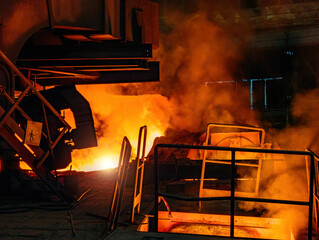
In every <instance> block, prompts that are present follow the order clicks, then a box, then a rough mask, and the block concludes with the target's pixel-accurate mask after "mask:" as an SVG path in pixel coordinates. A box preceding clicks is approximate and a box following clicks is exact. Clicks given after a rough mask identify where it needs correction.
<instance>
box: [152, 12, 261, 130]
mask: <svg viewBox="0 0 319 240" xmlns="http://www.w3.org/2000/svg"><path fill="white" fill-rule="evenodd" d="M167 21H168V22H167V23H166V24H168V25H169V26H170V29H171V31H170V33H168V34H165V35H163V37H162V39H161V48H160V52H159V53H158V57H159V59H160V60H161V69H162V71H161V78H162V84H161V90H162V94H163V95H165V96H167V97H168V99H169V101H170V104H171V122H170V123H171V127H172V128H173V129H180V130H181V129H185V130H188V131H191V132H197V131H199V130H200V129H203V128H205V127H206V125H207V123H209V122H220V123H245V124H252V125H254V124H256V121H255V116H254V114H253V113H252V112H251V111H250V107H249V104H250V102H249V99H250V98H249V92H248V89H245V88H243V87H241V86H240V85H239V84H237V85H236V82H235V79H234V76H233V74H234V72H235V70H236V67H237V66H238V63H239V62H240V60H241V57H240V56H241V52H240V46H239V45H238V44H235V43H234V42H233V41H232V38H231V35H230V34H228V33H226V32H225V31H223V30H221V29H220V28H219V27H217V26H215V25H214V24H213V23H211V22H210V21H208V20H207V18H206V16H205V14H204V13H198V14H195V15H192V16H189V15H188V16H178V14H176V13H175V14H174V16H173V17H171V18H167ZM221 83H222V84H221Z"/></svg>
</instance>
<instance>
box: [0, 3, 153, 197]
mask: <svg viewBox="0 0 319 240" xmlns="http://www.w3.org/2000/svg"><path fill="white" fill-rule="evenodd" d="M156 46H158V3H157V1H155V0H127V1H126V0H92V1H86V0H74V1H68V0H39V1H34V0H12V1H10V2H8V1H6V0H0V49H1V51H0V90H1V91H0V93H1V95H0V193H6V194H10V193H14V192H15V191H21V189H27V188H26V187H25V186H26V183H25V182H26V179H28V178H27V177H26V174H24V173H23V172H22V171H20V169H19V162H20V161H24V162H25V163H26V164H27V165H29V167H30V168H31V169H32V170H33V172H35V173H36V175H37V176H38V177H39V178H40V179H41V180H42V182H45V183H46V186H48V187H49V188H50V189H51V190H52V192H54V193H55V194H56V195H57V196H59V197H60V198H61V199H62V200H66V201H72V200H73V197H72V196H71V195H70V194H69V193H68V192H67V191H66V190H65V189H64V187H63V185H61V184H60V183H59V182H58V181H57V179H56V177H55V176H54V170H57V169H63V168H65V167H67V166H68V165H69V164H70V163H71V152H72V150H73V149H82V148H88V147H93V146H96V145H97V140H96V136H95V129H94V122H93V118H92V112H91V108H90V105H89V103H88V102H87V100H86V99H85V98H84V97H83V96H82V95H81V94H80V93H79V92H78V91H77V90H76V87H75V85H76V84H101V83H124V82H148V81H158V80H159V63H158V62H155V61H151V57H152V49H153V47H156ZM65 109H70V110H71V111H72V113H73V115H74V119H75V124H76V128H75V129H71V127H70V126H69V124H68V123H67V122H66V121H65V120H64V118H63V117H62V116H61V111H62V110H65Z"/></svg>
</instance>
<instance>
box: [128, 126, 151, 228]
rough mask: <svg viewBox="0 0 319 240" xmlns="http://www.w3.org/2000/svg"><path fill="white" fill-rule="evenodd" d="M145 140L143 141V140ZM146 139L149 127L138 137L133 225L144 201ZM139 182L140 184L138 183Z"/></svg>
mask: <svg viewBox="0 0 319 240" xmlns="http://www.w3.org/2000/svg"><path fill="white" fill-rule="evenodd" d="M142 138H143V139H142ZM146 138H147V126H142V127H141V128H140V131H139V135H138V144H137V154H136V170H135V184H134V191H133V203H132V213H131V223H134V214H135V208H137V209H136V213H137V214H139V213H140V209H141V200H142V188H143V178H144V161H145V150H146ZM138 180H139V182H138Z"/></svg>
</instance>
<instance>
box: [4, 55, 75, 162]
mask: <svg viewBox="0 0 319 240" xmlns="http://www.w3.org/2000/svg"><path fill="white" fill-rule="evenodd" d="M0 59H1V60H3V61H4V62H5V63H6V64H7V65H8V67H9V68H10V69H12V71H13V72H14V73H15V74H17V75H18V76H19V78H20V79H21V80H22V81H23V82H24V83H25V84H26V86H27V87H26V88H25V89H24V91H23V92H22V93H21V94H20V96H19V97H18V99H17V100H16V101H14V100H13V99H12V98H11V97H10V96H9V95H8V94H6V93H5V91H4V92H3V93H4V94H3V95H4V96H5V97H6V99H7V100H8V101H9V102H10V103H11V104H12V106H11V108H10V109H9V110H8V111H6V112H5V113H4V114H3V116H2V117H1V119H0V127H1V126H2V125H3V124H5V123H6V121H7V120H8V119H9V118H10V116H11V114H12V113H13V111H14V110H15V109H17V110H18V111H20V112H21V114H22V116H23V117H24V118H26V119H27V120H31V118H30V117H29V116H28V115H27V114H26V113H25V112H24V111H23V110H22V109H21V108H20V107H19V103H20V102H21V100H22V99H23V98H24V97H25V96H26V95H27V93H28V92H29V91H32V92H33V93H34V94H35V95H36V96H37V97H38V98H39V99H40V101H41V102H42V105H43V109H44V107H47V108H48V109H49V110H50V111H51V112H52V113H53V114H54V115H55V116H56V117H57V118H58V119H59V121H60V122H61V123H62V124H63V125H64V127H63V129H62V130H61V131H60V133H59V135H58V136H57V138H56V139H54V140H53V141H51V139H50V133H49V132H47V134H45V133H44V132H43V131H42V132H41V134H42V135H43V136H44V137H45V138H47V140H48V142H49V144H48V145H49V150H48V151H47V152H46V153H44V154H42V155H41V156H37V157H38V158H39V159H38V162H37V163H36V164H35V165H36V167H37V168H39V167H40V166H41V165H42V164H43V162H44V161H45V160H46V159H47V157H48V156H49V155H50V153H51V154H52V153H53V149H54V148H55V146H56V145H57V144H58V142H59V141H60V140H61V139H62V136H63V135H64V134H65V133H66V132H67V131H68V130H69V129H71V126H70V125H69V124H68V123H67V122H66V121H65V120H64V118H63V117H62V116H61V115H60V114H59V113H58V112H57V110H56V109H55V108H54V107H53V106H52V105H51V104H50V103H49V102H48V101H47V100H46V99H45V98H44V97H43V95H42V94H41V93H40V92H39V91H38V90H37V89H36V88H35V87H34V86H33V85H32V83H31V82H30V80H28V79H27V78H26V77H25V76H24V75H23V73H21V71H20V70H19V69H18V68H17V67H16V66H15V65H14V64H13V63H12V62H11V61H10V59H9V58H8V57H7V56H6V55H5V54H4V53H3V52H2V51H1V50H0ZM44 117H45V119H46V115H45V112H44ZM47 124H48V123H47V122H46V126H47ZM47 128H48V126H47ZM47 130H48V129H47Z"/></svg>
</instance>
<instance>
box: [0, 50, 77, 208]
mask: <svg viewBox="0 0 319 240" xmlns="http://www.w3.org/2000/svg"><path fill="white" fill-rule="evenodd" d="M0 59H1V60H2V61H4V62H5V63H6V64H7V66H8V67H9V68H10V69H11V70H12V71H13V72H14V73H15V74H16V75H17V76H18V77H19V78H20V79H21V81H22V82H23V83H24V85H25V86H26V87H25V89H24V90H23V91H22V93H21V94H20V95H19V97H18V98H17V99H14V98H12V97H10V95H9V94H8V93H7V92H6V89H5V88H4V87H0V93H1V96H2V97H3V98H4V100H6V101H7V104H8V106H9V107H8V108H6V109H5V108H3V107H2V106H0V136H1V137H2V138H3V139H4V141H6V143H7V144H8V145H9V146H10V147H11V148H12V149H13V150H14V151H15V152H16V153H17V154H18V155H19V157H20V158H21V160H22V161H24V162H25V163H26V164H27V165H28V166H29V167H30V168H31V169H32V170H33V171H34V172H35V173H36V174H37V175H38V176H39V178H40V179H41V180H42V181H43V182H44V183H45V184H46V185H47V186H48V187H49V188H50V189H51V190H52V191H53V192H54V193H55V194H56V195H57V196H58V197H59V198H60V199H61V200H63V201H67V202H72V201H73V200H74V198H73V196H71V195H70V194H69V193H68V192H67V191H66V190H65V189H64V188H63V186H62V185H61V184H60V183H59V182H58V180H57V178H55V177H54V176H53V175H52V174H51V172H50V171H49V170H48V169H47V168H46V167H45V166H44V165H43V163H44V162H45V160H46V159H47V158H48V157H49V156H50V155H51V156H52V157H54V156H53V149H54V148H55V147H56V145H57V144H58V142H59V141H60V140H61V139H62V137H63V135H64V134H65V133H66V132H67V131H68V130H69V129H70V128H71V127H70V126H69V124H68V123H67V122H66V121H65V120H64V119H63V118H62V116H61V115H60V114H59V113H58V112H57V111H56V110H55V109H54V108H53V106H52V105H51V104H50V103H49V102H48V101H47V100H46V99H45V98H44V97H43V96H42V95H41V93H40V92H39V91H38V90H37V89H36V88H35V87H34V86H33V85H32V83H31V82H30V81H29V80H28V79H27V78H26V77H25V76H24V75H23V74H22V73H21V72H20V70H19V69H18V68H17V67H16V66H15V65H14V64H13V63H12V62H11V61H10V60H9V59H8V58H7V56H6V55H5V54H4V53H3V52H2V51H0ZM31 93H32V94H34V95H35V96H37V97H38V98H39V99H40V101H41V103H42V108H43V113H44V119H45V122H44V123H43V124H44V126H45V129H46V133H45V132H44V131H41V139H44V140H45V141H47V142H48V146H49V149H46V150H43V149H41V148H40V147H38V146H34V145H28V144H26V143H25V141H24V138H25V134H26V133H25V129H24V128H23V126H21V125H20V124H18V123H17V122H16V121H15V120H14V117H13V115H14V114H15V113H16V111H18V112H19V113H20V115H21V116H22V117H23V118H25V120H26V121H32V119H31V118H30V117H29V116H28V115H27V114H26V113H25V111H23V109H22V108H21V107H20V106H19V103H21V101H22V99H23V98H24V97H25V96H27V95H28V94H31ZM45 109H48V110H49V111H51V112H52V113H53V114H54V116H55V117H56V118H57V119H58V120H59V121H60V122H61V123H62V126H63V127H62V128H61V131H60V133H59V135H58V136H57V137H56V138H55V139H52V138H51V136H50V132H49V130H48V129H49V127H48V121H47V118H46V111H45Z"/></svg>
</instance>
